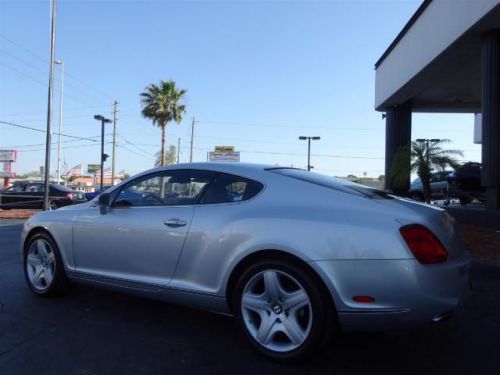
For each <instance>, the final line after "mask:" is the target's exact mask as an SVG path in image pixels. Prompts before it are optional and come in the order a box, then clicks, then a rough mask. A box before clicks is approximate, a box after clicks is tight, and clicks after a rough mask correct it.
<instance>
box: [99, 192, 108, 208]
mask: <svg viewBox="0 0 500 375" xmlns="http://www.w3.org/2000/svg"><path fill="white" fill-rule="evenodd" d="M98 202H99V206H105V207H108V206H109V193H102V194H101V195H99V199H98Z"/></svg>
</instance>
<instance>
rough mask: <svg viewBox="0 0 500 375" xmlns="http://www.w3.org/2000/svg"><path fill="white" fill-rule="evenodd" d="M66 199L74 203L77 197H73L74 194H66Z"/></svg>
mask: <svg viewBox="0 0 500 375" xmlns="http://www.w3.org/2000/svg"><path fill="white" fill-rule="evenodd" d="M66 198H68V199H69V200H70V201H72V200H73V199H74V198H75V196H74V195H73V193H66Z"/></svg>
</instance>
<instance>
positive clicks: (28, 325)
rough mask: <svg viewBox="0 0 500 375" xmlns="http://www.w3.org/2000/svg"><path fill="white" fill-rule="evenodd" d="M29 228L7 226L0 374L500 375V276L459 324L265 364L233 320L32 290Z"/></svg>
mask: <svg viewBox="0 0 500 375" xmlns="http://www.w3.org/2000/svg"><path fill="white" fill-rule="evenodd" d="M20 230H21V225H20V224H12V222H8V221H7V222H5V221H1V220H0V374H2V375H4V374H5V375H10V374H16V375H17V374H64V375H68V374H86V375H90V374H200V373H202V374H267V373H272V374H281V373H283V374H307V373H310V374H403V373H404V374H424V373H425V374H498V373H499V368H500V356H499V348H500V269H499V268H496V267H489V266H486V265H482V264H479V263H474V264H473V267H472V276H473V278H474V289H473V292H472V295H471V297H470V299H469V300H468V302H467V303H466V305H465V306H464V308H463V310H462V311H461V312H460V313H459V314H458V315H457V316H456V317H455V318H454V319H452V320H450V321H448V322H446V323H443V324H442V325H440V326H432V327H428V328H424V329H419V330H414V331H411V332H400V333H384V334H345V335H339V336H338V337H337V338H336V339H335V340H333V342H332V343H331V344H330V345H329V346H328V347H326V348H325V349H324V350H323V351H321V352H319V353H317V355H316V356H315V357H314V358H312V359H311V360H310V361H308V362H305V363H301V364H294V365H283V364H278V363H275V362H272V361H269V360H267V359H265V358H263V357H262V356H261V355H260V354H258V353H256V352H255V351H254V350H253V349H252V348H251V347H250V346H249V345H248V344H247V343H246V341H245V338H244V337H243V334H242V333H241V332H240V331H239V329H238V327H237V325H236V324H235V322H234V321H233V319H232V318H230V317H226V316H220V315H215V314H211V313H207V312H203V311H197V310H192V309H188V308H184V307H178V306H173V305H169V304H166V303H162V302H157V301H151V300H146V299H142V298H138V297H132V296H128V295H123V294H117V293H112V292H107V291H104V290H99V289H93V288H88V287H82V286H79V287H77V288H75V289H74V290H73V291H72V292H71V293H70V294H69V295H67V296H65V297H59V298H54V299H44V298H40V297H37V296H35V295H33V294H32V293H31V292H30V291H29V290H28V288H27V287H26V285H25V282H24V279H23V274H22V268H21V260H20V256H19V250H18V245H19V243H18V242H19V233H20Z"/></svg>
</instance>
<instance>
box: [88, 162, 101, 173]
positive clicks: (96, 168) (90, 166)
mask: <svg viewBox="0 0 500 375" xmlns="http://www.w3.org/2000/svg"><path fill="white" fill-rule="evenodd" d="M100 170H101V164H87V173H95V172H97V171H100Z"/></svg>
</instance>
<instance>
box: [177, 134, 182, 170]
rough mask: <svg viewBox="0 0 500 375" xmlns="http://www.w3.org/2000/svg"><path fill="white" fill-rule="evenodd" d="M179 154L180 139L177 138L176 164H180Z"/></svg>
mask: <svg viewBox="0 0 500 375" xmlns="http://www.w3.org/2000/svg"><path fill="white" fill-rule="evenodd" d="M180 152H181V139H180V138H177V164H179V162H180V158H179V156H180Z"/></svg>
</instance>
